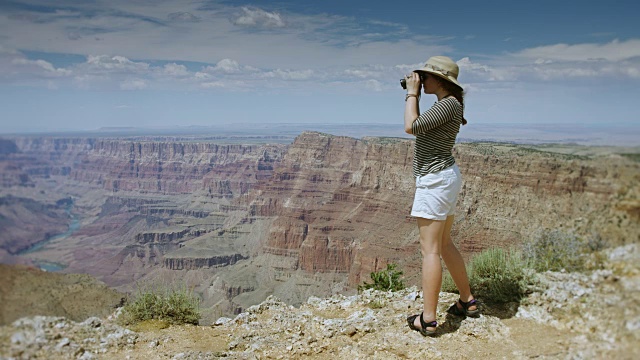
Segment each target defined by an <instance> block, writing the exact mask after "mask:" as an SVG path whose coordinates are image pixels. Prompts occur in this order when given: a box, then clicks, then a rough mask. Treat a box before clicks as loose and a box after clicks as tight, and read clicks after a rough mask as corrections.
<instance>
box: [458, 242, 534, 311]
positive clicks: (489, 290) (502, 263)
mask: <svg viewBox="0 0 640 360" xmlns="http://www.w3.org/2000/svg"><path fill="white" fill-rule="evenodd" d="M468 273H469V284H470V286H471V289H472V290H473V292H474V294H475V295H477V296H478V297H483V298H486V299H488V300H490V301H493V302H509V301H520V299H522V298H523V297H524V295H525V294H526V291H527V287H528V285H529V284H530V283H531V282H532V280H533V276H532V274H531V273H530V272H529V271H528V270H527V263H526V261H524V260H523V258H522V254H521V253H520V252H518V251H505V250H503V249H498V248H493V249H488V250H485V251H483V252H481V253H480V254H478V255H476V256H474V257H473V258H472V259H471V262H470V263H469V266H468ZM451 282H453V280H452V281H451ZM454 286H455V285H454Z"/></svg>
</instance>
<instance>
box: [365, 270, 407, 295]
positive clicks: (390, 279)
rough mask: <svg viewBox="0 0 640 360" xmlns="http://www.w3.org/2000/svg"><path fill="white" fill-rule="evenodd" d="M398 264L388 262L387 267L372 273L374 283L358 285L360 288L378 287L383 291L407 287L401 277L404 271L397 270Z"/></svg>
mask: <svg viewBox="0 0 640 360" xmlns="http://www.w3.org/2000/svg"><path fill="white" fill-rule="evenodd" d="M397 267H398V265H397V264H387V268H386V269H384V270H380V271H378V272H372V273H371V280H373V283H366V282H365V283H364V284H362V285H360V286H358V290H366V289H376V290H382V291H399V290H402V289H404V288H405V286H404V281H403V280H402V279H401V278H400V276H402V274H403V272H402V271H400V270H397V269H396V268H397Z"/></svg>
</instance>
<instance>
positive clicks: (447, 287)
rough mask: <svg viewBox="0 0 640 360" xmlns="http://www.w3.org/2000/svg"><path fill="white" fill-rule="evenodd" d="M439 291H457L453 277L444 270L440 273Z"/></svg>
mask: <svg viewBox="0 0 640 360" xmlns="http://www.w3.org/2000/svg"><path fill="white" fill-rule="evenodd" d="M440 289H441V291H444V292H449V293H456V294H457V293H458V288H457V287H456V283H455V282H453V278H452V277H451V274H450V273H449V272H448V271H446V272H443V273H442V286H441V287H440Z"/></svg>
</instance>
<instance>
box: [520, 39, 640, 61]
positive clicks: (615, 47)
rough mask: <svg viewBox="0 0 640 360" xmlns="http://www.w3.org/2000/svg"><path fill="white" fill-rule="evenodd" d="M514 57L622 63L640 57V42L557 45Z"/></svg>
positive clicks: (521, 52)
mask: <svg viewBox="0 0 640 360" xmlns="http://www.w3.org/2000/svg"><path fill="white" fill-rule="evenodd" d="M512 56H514V57H516V58H524V59H536V60H537V59H544V60H558V61H592V60H607V61H622V60H628V59H631V58H635V57H640V40H639V39H629V40H626V41H619V40H613V41H611V42H609V43H606V44H576V45H568V44H555V45H547V46H539V47H535V48H531V49H525V50H522V51H519V52H516V53H513V54H512Z"/></svg>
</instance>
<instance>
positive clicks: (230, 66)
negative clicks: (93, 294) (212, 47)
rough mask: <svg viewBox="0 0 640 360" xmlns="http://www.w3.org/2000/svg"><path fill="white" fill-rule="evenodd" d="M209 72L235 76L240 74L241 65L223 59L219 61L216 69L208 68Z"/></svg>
mask: <svg viewBox="0 0 640 360" xmlns="http://www.w3.org/2000/svg"><path fill="white" fill-rule="evenodd" d="M207 70H209V71H214V72H216V71H221V72H224V73H227V74H233V73H238V72H240V64H239V63H238V62H237V61H235V60H231V59H222V60H220V61H218V63H217V64H216V66H215V67H207Z"/></svg>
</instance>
